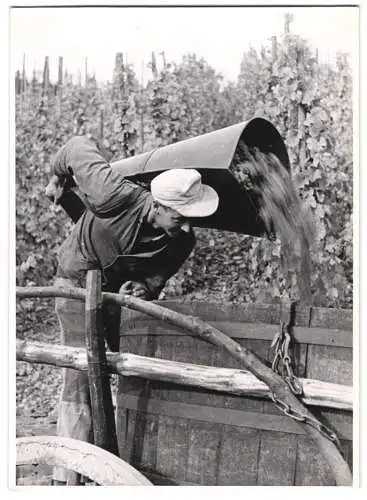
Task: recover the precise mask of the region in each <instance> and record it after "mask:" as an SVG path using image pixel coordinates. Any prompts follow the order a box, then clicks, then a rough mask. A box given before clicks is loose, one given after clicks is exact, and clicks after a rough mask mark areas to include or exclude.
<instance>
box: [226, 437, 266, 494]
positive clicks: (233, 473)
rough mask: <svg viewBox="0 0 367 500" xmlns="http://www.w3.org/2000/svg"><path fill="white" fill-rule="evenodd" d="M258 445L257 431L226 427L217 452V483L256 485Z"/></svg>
mask: <svg viewBox="0 0 367 500" xmlns="http://www.w3.org/2000/svg"><path fill="white" fill-rule="evenodd" d="M259 447H260V432H259V431H257V430H254V429H246V428H237V427H228V428H226V429H225V431H224V432H223V436H222V445H221V448H220V453H219V466H218V485H220V486H251V485H256V480H257V464H258V455H259Z"/></svg>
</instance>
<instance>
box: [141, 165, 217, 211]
mask: <svg viewBox="0 0 367 500" xmlns="http://www.w3.org/2000/svg"><path fill="white" fill-rule="evenodd" d="M151 192H152V196H153V198H154V199H155V200H156V201H158V202H159V203H160V204H161V205H164V206H165V207H169V208H173V209H174V210H176V212H178V213H179V214H181V215H183V216H184V217H207V216H209V215H212V214H213V213H214V212H215V211H216V210H217V208H218V204H219V197H218V194H217V192H216V191H215V190H214V189H213V188H212V187H210V186H208V185H206V184H202V182H201V175H200V173H199V172H198V171H197V170H194V169H192V168H173V169H170V170H166V171H165V172H162V173H161V174H159V175H157V177H155V178H154V179H153V180H152V182H151Z"/></svg>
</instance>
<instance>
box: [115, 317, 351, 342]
mask: <svg viewBox="0 0 367 500" xmlns="http://www.w3.org/2000/svg"><path fill="white" fill-rule="evenodd" d="M142 316H143V315H142ZM207 321H208V323H209V324H210V325H212V326H214V327H215V328H217V329H218V330H220V331H222V332H223V333H225V334H226V335H228V336H230V337H231V338H237V339H241V338H247V339H258V340H269V341H271V340H273V338H274V336H275V334H276V333H277V331H278V329H279V327H278V325H274V324H265V323H245V322H243V323H239V322H237V321H212V320H207ZM150 324H154V325H155V327H156V335H163V336H167V335H172V336H175V337H177V336H182V335H186V334H185V332H184V331H183V330H182V329H181V328H178V327H175V326H172V325H169V324H168V323H164V322H163V321H160V320H156V319H154V318H149V317H140V318H137V319H136V320H135V321H134V323H133V325H132V326H130V327H129V329H128V332H129V335H139V336H144V335H149V325H150ZM125 330H126V328H125V327H124V331H125ZM293 335H294V338H295V340H296V342H301V343H307V344H319V345H334V346H340V347H353V334H352V332H351V331H350V330H348V329H338V328H334V329H328V328H320V327H312V328H308V327H306V326H296V327H295V328H294V329H293Z"/></svg>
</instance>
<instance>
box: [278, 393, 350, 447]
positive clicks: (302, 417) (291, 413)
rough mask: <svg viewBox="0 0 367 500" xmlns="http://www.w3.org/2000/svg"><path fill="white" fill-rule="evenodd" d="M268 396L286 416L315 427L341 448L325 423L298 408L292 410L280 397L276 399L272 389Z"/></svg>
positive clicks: (335, 436) (337, 439) (333, 433)
mask: <svg viewBox="0 0 367 500" xmlns="http://www.w3.org/2000/svg"><path fill="white" fill-rule="evenodd" d="M270 396H271V399H272V400H273V402H274V403H275V405H276V407H277V408H279V410H281V411H282V412H283V413H284V414H285V415H288V417H291V418H293V419H294V420H297V421H298V422H304V423H305V424H308V425H311V426H312V427H314V428H315V429H317V430H318V431H319V432H320V434H322V435H323V436H325V437H327V438H328V439H330V441H332V442H333V443H335V445H336V446H337V447H338V448H339V450H340V449H341V445H340V441H339V438H338V436H337V435H336V434H335V432H333V431H332V430H331V429H330V428H329V427H327V426H326V425H325V424H323V423H322V422H319V421H318V420H316V419H314V418H312V417H309V416H308V415H306V414H305V413H301V412H300V411H298V410H294V409H293V408H291V406H290V405H289V404H287V403H285V402H284V401H282V400H281V399H278V398H277V397H276V395H275V394H274V393H273V392H272V391H271V392H270Z"/></svg>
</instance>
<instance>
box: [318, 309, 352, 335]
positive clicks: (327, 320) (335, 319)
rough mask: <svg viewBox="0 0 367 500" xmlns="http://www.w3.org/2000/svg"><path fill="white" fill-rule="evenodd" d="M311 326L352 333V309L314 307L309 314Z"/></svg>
mask: <svg viewBox="0 0 367 500" xmlns="http://www.w3.org/2000/svg"><path fill="white" fill-rule="evenodd" d="M311 326H312V327H322V328H328V329H329V328H330V329H334V328H337V329H341V330H350V331H352V330H353V309H330V308H326V307H314V308H313V309H312V313H311Z"/></svg>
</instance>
